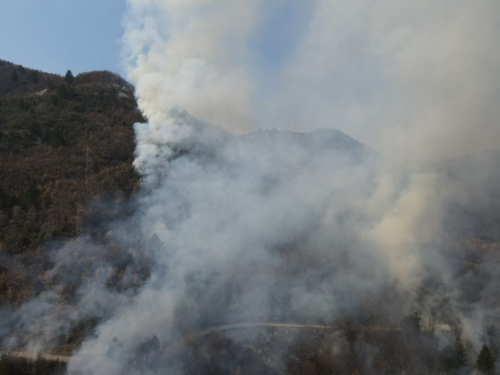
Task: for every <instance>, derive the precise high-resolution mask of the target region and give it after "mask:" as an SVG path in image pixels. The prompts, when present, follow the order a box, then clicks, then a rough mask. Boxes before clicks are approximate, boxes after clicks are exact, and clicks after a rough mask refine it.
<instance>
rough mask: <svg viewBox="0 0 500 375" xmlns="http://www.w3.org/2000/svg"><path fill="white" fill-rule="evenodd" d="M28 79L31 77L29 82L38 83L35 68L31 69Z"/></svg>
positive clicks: (38, 78)
mask: <svg viewBox="0 0 500 375" xmlns="http://www.w3.org/2000/svg"><path fill="white" fill-rule="evenodd" d="M30 79H31V82H33V83H38V81H39V80H40V77H39V76H38V72H37V71H36V70H32V71H31V73H30Z"/></svg>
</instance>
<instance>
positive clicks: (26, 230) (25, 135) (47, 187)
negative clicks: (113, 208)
mask: <svg viewBox="0 0 500 375" xmlns="http://www.w3.org/2000/svg"><path fill="white" fill-rule="evenodd" d="M136 107H137V105H136V102H135V99H134V89H133V87H132V86H131V85H130V84H129V83H128V82H126V81H125V80H124V79H123V78H121V77H120V76H118V75H116V74H114V73H111V72H107V71H95V72H89V73H83V74H79V75H77V76H76V77H73V76H72V75H71V74H68V75H67V76H66V77H62V76H58V75H54V74H48V73H43V72H40V71H37V70H32V69H28V68H24V67H22V66H19V65H14V64H12V63H9V62H6V61H0V257H1V259H2V263H1V264H2V266H0V300H2V301H4V302H5V301H6V300H7V301H8V302H10V303H14V304H15V305H19V304H20V303H22V301H25V300H26V299H28V298H29V296H30V295H31V294H32V292H33V286H34V285H35V284H36V283H35V282H33V276H34V275H36V274H41V273H42V272H43V270H44V268H45V267H47V266H48V265H47V264H46V262H47V261H46V254H45V248H46V246H47V244H49V243H50V241H51V240H53V239H56V238H67V237H74V236H75V235H76V234H77V233H78V232H79V231H81V230H82V226H86V227H90V226H91V225H92V224H95V225H97V221H99V220H101V219H100V217H101V215H100V214H99V213H97V212H94V211H92V209H91V202H94V203H95V202H96V201H99V200H105V201H106V202H116V204H119V203H120V202H122V201H124V198H126V197H127V196H128V195H130V194H131V193H133V191H134V189H136V187H137V182H138V176H137V174H136V173H135V171H134V168H133V166H132V161H133V152H134V131H133V124H134V123H135V122H140V121H143V118H142V116H141V114H140V113H139V112H138V111H137V109H136ZM28 275H31V276H32V277H31V278H28ZM30 279H31V281H30Z"/></svg>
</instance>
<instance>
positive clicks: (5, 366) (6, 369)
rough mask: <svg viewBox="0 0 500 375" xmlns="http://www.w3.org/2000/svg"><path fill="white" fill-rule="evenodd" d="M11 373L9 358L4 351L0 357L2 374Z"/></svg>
mask: <svg viewBox="0 0 500 375" xmlns="http://www.w3.org/2000/svg"><path fill="white" fill-rule="evenodd" d="M10 373H11V372H10V366H9V358H8V357H7V354H5V353H3V354H2V356H1V357H0V375H9V374H10Z"/></svg>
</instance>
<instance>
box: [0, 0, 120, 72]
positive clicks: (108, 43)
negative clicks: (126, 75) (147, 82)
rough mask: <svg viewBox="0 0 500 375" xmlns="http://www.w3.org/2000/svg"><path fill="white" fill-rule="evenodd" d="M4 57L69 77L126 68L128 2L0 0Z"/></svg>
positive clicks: (0, 47)
mask: <svg viewBox="0 0 500 375" xmlns="http://www.w3.org/2000/svg"><path fill="white" fill-rule="evenodd" d="M0 9H2V11H1V12H0V35H2V37H1V38H0V59H2V60H7V61H11V62H13V63H16V64H20V65H23V66H26V67H29V68H34V69H39V70H43V71H47V72H51V73H58V74H64V73H66V71H67V70H68V69H70V70H71V71H72V72H73V73H74V74H78V73H81V72H84V71H90V70H103V69H107V70H111V71H114V72H118V73H121V74H122V75H123V71H121V70H120V39H121V36H122V17H123V13H124V11H125V9H126V0H0Z"/></svg>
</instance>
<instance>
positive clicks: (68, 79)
mask: <svg viewBox="0 0 500 375" xmlns="http://www.w3.org/2000/svg"><path fill="white" fill-rule="evenodd" d="M64 80H65V81H66V82H67V83H68V85H71V84H73V81H74V80H75V77H74V76H73V73H71V70H68V71H67V72H66V75H65V76H64Z"/></svg>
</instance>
